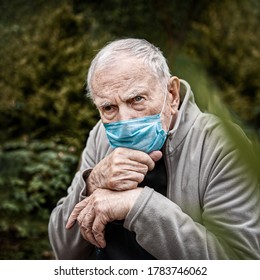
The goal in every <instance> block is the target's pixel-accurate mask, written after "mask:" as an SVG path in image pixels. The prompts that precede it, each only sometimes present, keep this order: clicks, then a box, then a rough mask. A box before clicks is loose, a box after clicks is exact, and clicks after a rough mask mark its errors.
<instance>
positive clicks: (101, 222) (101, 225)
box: [92, 215, 109, 248]
mask: <svg viewBox="0 0 260 280" xmlns="http://www.w3.org/2000/svg"><path fill="white" fill-rule="evenodd" d="M108 222H109V221H108V220H107V219H105V218H104V216H103V215H102V216H100V215H98V216H97V217H96V219H95V220H94V222H93V226H92V233H93V235H94V238H95V240H96V242H97V243H98V244H99V246H100V247H101V248H105V247H106V240H105V227H106V224H107V223H108Z"/></svg>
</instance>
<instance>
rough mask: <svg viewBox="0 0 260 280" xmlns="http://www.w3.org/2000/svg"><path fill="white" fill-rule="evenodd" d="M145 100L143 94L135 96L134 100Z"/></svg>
mask: <svg viewBox="0 0 260 280" xmlns="http://www.w3.org/2000/svg"><path fill="white" fill-rule="evenodd" d="M142 100H143V97H142V96H139V95H138V96H135V97H134V102H140V101H142Z"/></svg>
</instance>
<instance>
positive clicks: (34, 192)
mask: <svg viewBox="0 0 260 280" xmlns="http://www.w3.org/2000/svg"><path fill="white" fill-rule="evenodd" d="M77 161H78V157H77V153H76V150H75V147H73V146H71V147H69V148H67V147H66V146H63V145H57V144H54V143H53V142H42V141H41V142H38V141H33V142H31V143H26V142H13V143H7V144H5V145H3V146H2V147H1V150H0V200H1V204H0V236H1V241H0V259H44V258H50V257H51V256H52V255H51V252H50V247H49V242H48V236H47V226H48V220H49V215H50V211H51V209H53V208H54V206H55V205H56V203H57V197H62V196H64V195H66V189H67V187H68V186H69V184H70V181H71V175H72V173H74V172H75V170H76V165H77Z"/></svg>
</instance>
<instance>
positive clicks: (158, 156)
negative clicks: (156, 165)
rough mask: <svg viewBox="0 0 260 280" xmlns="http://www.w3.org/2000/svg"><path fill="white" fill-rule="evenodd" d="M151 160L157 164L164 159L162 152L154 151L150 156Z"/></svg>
mask: <svg viewBox="0 0 260 280" xmlns="http://www.w3.org/2000/svg"><path fill="white" fill-rule="evenodd" d="M149 156H150V158H151V159H152V160H153V161H154V162H156V161H158V160H160V159H161V158H162V152H161V151H153V152H151V153H150V154H149Z"/></svg>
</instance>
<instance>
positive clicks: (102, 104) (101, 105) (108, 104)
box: [97, 101, 112, 108]
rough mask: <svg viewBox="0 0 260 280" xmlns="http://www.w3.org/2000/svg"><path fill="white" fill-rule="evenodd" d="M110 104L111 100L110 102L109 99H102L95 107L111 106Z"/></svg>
mask: <svg viewBox="0 0 260 280" xmlns="http://www.w3.org/2000/svg"><path fill="white" fill-rule="evenodd" d="M111 105H112V102H110V101H103V102H102V103H100V104H98V105H97V107H99V108H104V107H107V106H111Z"/></svg>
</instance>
